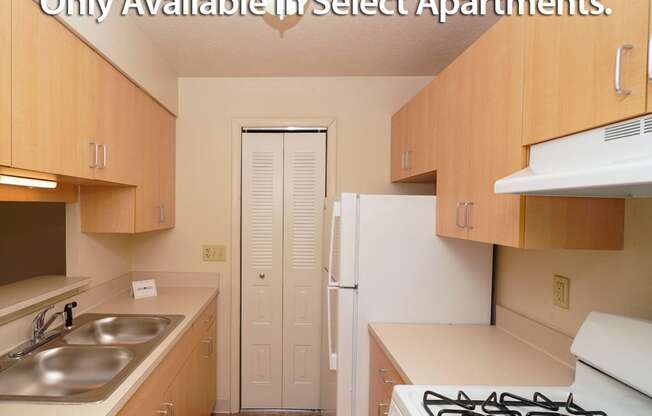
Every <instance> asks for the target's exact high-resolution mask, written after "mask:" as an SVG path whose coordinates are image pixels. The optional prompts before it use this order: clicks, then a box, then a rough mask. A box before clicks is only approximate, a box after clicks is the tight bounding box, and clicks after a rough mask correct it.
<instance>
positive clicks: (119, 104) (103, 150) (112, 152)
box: [94, 55, 144, 185]
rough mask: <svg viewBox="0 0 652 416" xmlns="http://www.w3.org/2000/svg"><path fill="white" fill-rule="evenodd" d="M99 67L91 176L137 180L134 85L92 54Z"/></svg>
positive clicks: (133, 182) (128, 180) (107, 179)
mask: <svg viewBox="0 0 652 416" xmlns="http://www.w3.org/2000/svg"><path fill="white" fill-rule="evenodd" d="M96 59H97V60H98V61H99V65H100V68H101V72H100V76H101V83H100V85H99V86H98V87H99V90H98V96H99V99H98V106H99V109H98V114H99V117H98V120H97V129H98V133H97V142H98V143H99V144H100V148H99V154H98V156H99V159H100V160H99V163H98V168H97V169H95V171H94V175H95V179H99V180H103V181H107V182H115V183H120V184H127V185H136V184H137V183H138V175H137V173H136V172H137V169H138V168H139V166H138V156H139V153H138V151H139V148H138V141H139V140H142V137H139V136H138V135H137V134H136V133H137V128H136V127H137V123H142V122H144V120H138V119H137V118H136V114H137V112H136V94H137V91H138V87H136V86H135V85H134V84H132V83H131V82H130V81H129V80H128V79H127V78H126V77H125V76H124V75H122V74H121V73H120V72H119V71H118V70H117V69H115V68H114V67H113V66H112V65H111V64H109V63H108V62H106V61H105V60H104V59H103V58H102V57H100V56H99V55H97V56H96Z"/></svg>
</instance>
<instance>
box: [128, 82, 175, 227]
mask: <svg viewBox="0 0 652 416" xmlns="http://www.w3.org/2000/svg"><path fill="white" fill-rule="evenodd" d="M140 100H141V101H140V102H141V103H143V101H142V100H144V103H143V104H142V105H139V107H140V108H141V111H142V112H141V113H140V114H141V116H142V117H143V120H146V122H145V123H143V125H142V126H141V132H142V137H143V138H144V140H143V141H142V143H141V144H142V146H144V148H143V150H142V154H143V161H142V162H143V165H142V177H141V182H140V186H138V188H137V191H136V232H146V231H153V230H162V229H167V228H172V227H174V224H175V220H174V218H175V203H174V201H175V149H176V145H175V143H176V140H175V137H176V120H175V117H174V116H173V115H171V114H170V113H168V112H167V110H165V109H164V108H163V107H161V106H160V105H158V104H157V103H155V102H153V100H152V99H151V98H150V97H147V96H145V95H144V94H143V95H142V96H141V97H140Z"/></svg>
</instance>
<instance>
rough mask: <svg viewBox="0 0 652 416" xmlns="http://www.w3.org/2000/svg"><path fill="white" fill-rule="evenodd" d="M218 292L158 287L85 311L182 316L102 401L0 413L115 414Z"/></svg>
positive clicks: (16, 407)
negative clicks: (151, 292)
mask: <svg viewBox="0 0 652 416" xmlns="http://www.w3.org/2000/svg"><path fill="white" fill-rule="evenodd" d="M217 293H218V290H217V288H206V287H197V288H185V287H159V289H158V296H157V297H155V298H147V299H138V300H135V299H132V298H131V297H130V296H129V294H128V293H126V292H124V293H122V294H120V295H118V296H115V297H113V298H110V299H107V301H106V302H104V303H103V304H101V305H99V306H97V307H95V308H93V309H91V310H89V311H87V312H88V313H116V314H165V315H184V316H185V317H184V319H183V320H182V321H181V322H180V323H179V325H178V326H177V327H176V328H174V330H173V331H172V332H171V333H170V334H169V335H168V336H167V337H166V338H165V339H164V340H163V342H161V343H160V344H159V345H158V346H157V347H156V348H155V349H154V350H153V351H152V353H151V354H150V355H149V356H148V357H147V358H145V360H144V361H143V362H142V363H140V365H139V366H138V367H136V369H135V370H134V371H133V372H132V373H131V374H130V375H129V377H127V378H126V379H125V381H124V382H123V383H122V384H121V385H120V386H119V387H118V388H117V389H116V390H115V391H114V392H113V393H112V394H111V395H110V396H109V397H108V398H107V399H106V400H104V401H103V402H101V403H75V404H62V403H40V404H39V403H25V402H0V414H1V415H7V416H13V415H21V416H43V415H47V416H59V415H62V416H63V415H65V416H105V415H115V414H117V413H118V411H119V410H120V409H121V408H122V406H123V405H124V404H125V403H126V402H127V401H128V400H129V398H130V397H131V396H132V395H133V394H134V393H135V392H136V390H138V387H140V385H141V384H142V383H143V382H144V381H145V380H146V379H147V377H148V376H149V375H150V374H151V373H152V371H153V370H154V369H155V368H156V366H157V365H158V364H159V363H160V362H161V361H162V359H163V358H164V357H165V355H166V354H167V353H168V352H169V351H170V350H171V349H172V348H173V347H174V345H175V344H176V343H177V341H179V340H180V339H181V337H182V336H183V335H184V334H185V332H186V331H187V330H188V329H189V328H190V326H191V324H192V322H193V321H194V320H195V319H196V317H197V316H198V315H199V313H200V312H201V311H202V310H203V309H204V307H206V305H208V303H209V302H210V301H211V300H212V299H213V297H214V296H215V295H216V294H217Z"/></svg>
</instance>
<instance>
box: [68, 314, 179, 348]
mask: <svg viewBox="0 0 652 416" xmlns="http://www.w3.org/2000/svg"><path fill="white" fill-rule="evenodd" d="M169 325H170V320H169V319H168V318H164V317H158V316H109V317H106V318H101V319H96V320H94V321H90V322H87V323H85V324H83V325H82V326H80V327H79V328H76V329H73V330H72V331H71V332H70V333H68V334H66V335H65V336H64V337H63V342H65V343H66V344H75V345H97V344H100V345H118V344H122V345H127V344H142V343H145V342H148V341H150V340H152V339H154V338H156V337H157V336H159V335H160V334H161V333H162V332H163V331H164V330H165V329H166V328H167V327H168V326H169Z"/></svg>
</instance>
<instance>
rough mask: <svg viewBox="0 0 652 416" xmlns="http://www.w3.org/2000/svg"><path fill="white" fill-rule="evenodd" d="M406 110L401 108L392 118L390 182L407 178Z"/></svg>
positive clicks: (404, 107) (405, 107)
mask: <svg viewBox="0 0 652 416" xmlns="http://www.w3.org/2000/svg"><path fill="white" fill-rule="evenodd" d="M407 136H408V110H407V105H405V106H403V107H402V108H401V109H400V110H398V111H397V112H396V113H395V114H394V115H393V116H392V137H391V140H392V143H391V176H392V182H400V181H401V180H403V179H404V178H405V177H407V176H408V175H407V170H406V164H405V161H406V149H407V145H408V137H407Z"/></svg>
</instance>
